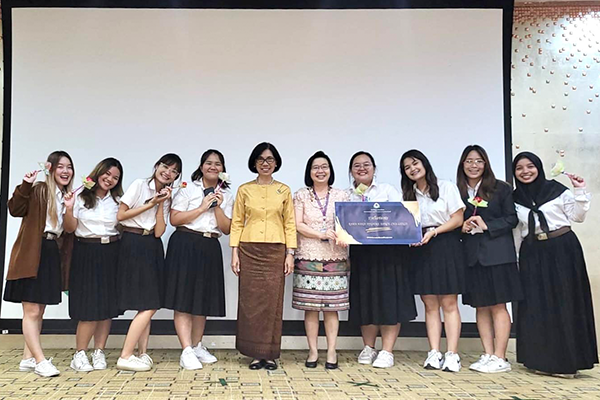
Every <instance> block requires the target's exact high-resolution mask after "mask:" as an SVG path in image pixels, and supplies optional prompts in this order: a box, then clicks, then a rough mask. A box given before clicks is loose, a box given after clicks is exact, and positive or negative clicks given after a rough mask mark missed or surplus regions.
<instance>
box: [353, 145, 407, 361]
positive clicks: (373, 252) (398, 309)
mask: <svg viewBox="0 0 600 400" xmlns="http://www.w3.org/2000/svg"><path fill="white" fill-rule="evenodd" d="M349 171H350V174H351V175H352V180H353V183H352V187H351V188H350V189H348V193H349V194H350V201H369V202H372V201H377V202H383V201H401V200H402V198H401V196H400V193H398V191H397V190H396V189H395V188H394V187H393V186H391V185H388V184H387V183H378V182H375V179H374V177H375V172H376V165H375V159H374V158H373V156H372V155H371V154H369V153H367V152H365V151H359V152H357V153H356V154H354V155H353V156H352V158H351V159H350V166H349ZM360 184H363V185H364V186H366V187H367V189H366V190H365V191H361V190H360V189H359V187H360ZM350 271H351V272H350V321H352V322H353V323H356V324H358V325H360V327H361V332H362V338H363V343H364V345H365V347H364V348H363V350H362V351H361V353H360V354H359V356H358V362H359V363H360V364H365V365H369V364H372V365H373V366H374V367H376V368H389V367H392V366H393V365H394V355H393V354H392V350H393V349H394V345H395V344H396V339H398V335H399V333H400V326H401V324H402V323H405V322H409V321H411V320H413V319H415V318H416V316H417V310H416V306H415V297H414V295H413V293H412V290H411V288H410V283H409V275H408V246H401V245H351V246H350ZM379 332H381V339H382V349H381V351H379V352H377V351H376V350H375V340H376V339H377V334H378V333H379Z"/></svg>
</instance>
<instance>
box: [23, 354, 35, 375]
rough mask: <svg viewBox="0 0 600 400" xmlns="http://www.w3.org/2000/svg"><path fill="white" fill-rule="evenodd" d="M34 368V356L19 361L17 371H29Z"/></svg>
mask: <svg viewBox="0 0 600 400" xmlns="http://www.w3.org/2000/svg"><path fill="white" fill-rule="evenodd" d="M33 370H35V358H33V357H31V358H27V359H25V360H21V362H20V363H19V371H22V372H30V371H33Z"/></svg>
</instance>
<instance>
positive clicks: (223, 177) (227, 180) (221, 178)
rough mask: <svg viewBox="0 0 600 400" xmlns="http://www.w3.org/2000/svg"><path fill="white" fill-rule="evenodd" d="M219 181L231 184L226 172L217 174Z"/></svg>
mask: <svg viewBox="0 0 600 400" xmlns="http://www.w3.org/2000/svg"><path fill="white" fill-rule="evenodd" d="M219 179H220V180H221V181H223V182H225V183H231V177H230V176H229V174H228V173H227V172H219Z"/></svg>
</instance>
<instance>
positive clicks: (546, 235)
mask: <svg viewBox="0 0 600 400" xmlns="http://www.w3.org/2000/svg"><path fill="white" fill-rule="evenodd" d="M569 232H571V227H570V226H563V227H562V228H558V229H557V230H555V231H552V232H548V233H546V232H542V233H538V234H537V235H535V239H536V240H548V239H554V238H557V237H559V236H562V235H564V234H565V233H569Z"/></svg>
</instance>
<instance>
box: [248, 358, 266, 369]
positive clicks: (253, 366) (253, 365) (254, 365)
mask: <svg viewBox="0 0 600 400" xmlns="http://www.w3.org/2000/svg"><path fill="white" fill-rule="evenodd" d="M265 364H266V362H265V360H260V361H258V362H252V363H250V365H248V368H250V369H252V370H257V369H262V368H264V367H265Z"/></svg>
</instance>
